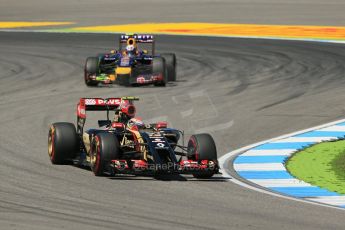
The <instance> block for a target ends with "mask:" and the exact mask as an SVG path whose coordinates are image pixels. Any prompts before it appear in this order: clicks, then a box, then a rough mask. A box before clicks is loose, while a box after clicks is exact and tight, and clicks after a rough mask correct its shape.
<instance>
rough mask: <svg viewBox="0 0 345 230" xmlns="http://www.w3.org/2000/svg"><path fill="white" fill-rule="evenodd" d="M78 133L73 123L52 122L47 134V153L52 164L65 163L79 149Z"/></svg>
mask: <svg viewBox="0 0 345 230" xmlns="http://www.w3.org/2000/svg"><path fill="white" fill-rule="evenodd" d="M78 140H79V139H78V135H77V132H76V129H75V126H74V124H72V123H67V122H59V123H54V124H52V125H51V126H50V129H49V134H48V155H49V158H50V161H51V162H52V163H53V164H65V163H67V162H68V160H72V159H73V158H75V156H76V154H77V152H78V151H79V150H78V148H79V141H78Z"/></svg>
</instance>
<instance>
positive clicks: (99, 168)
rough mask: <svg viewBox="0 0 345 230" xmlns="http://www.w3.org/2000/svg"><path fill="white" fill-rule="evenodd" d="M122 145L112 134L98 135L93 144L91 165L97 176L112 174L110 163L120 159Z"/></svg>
mask: <svg viewBox="0 0 345 230" xmlns="http://www.w3.org/2000/svg"><path fill="white" fill-rule="evenodd" d="M119 155H120V144H119V141H118V140H117V138H116V136H115V135H113V134H111V133H99V134H97V135H96V136H95V137H94V138H93V140H92V143H91V151H90V165H91V170H92V172H93V173H94V174H95V175H96V176H103V175H104V173H105V172H107V171H108V172H110V162H111V160H114V159H119Z"/></svg>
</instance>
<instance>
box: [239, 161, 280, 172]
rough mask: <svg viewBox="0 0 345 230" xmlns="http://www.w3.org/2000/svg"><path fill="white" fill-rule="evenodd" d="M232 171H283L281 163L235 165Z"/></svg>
mask: <svg viewBox="0 0 345 230" xmlns="http://www.w3.org/2000/svg"><path fill="white" fill-rule="evenodd" d="M234 169H235V170H236V171H238V172H240V171H285V170H286V169H285V167H284V165H283V164H282V163H257V164H235V165H234Z"/></svg>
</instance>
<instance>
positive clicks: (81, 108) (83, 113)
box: [77, 100, 86, 118]
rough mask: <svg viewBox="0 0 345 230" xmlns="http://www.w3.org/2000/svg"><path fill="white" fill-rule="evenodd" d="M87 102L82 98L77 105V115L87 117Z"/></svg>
mask: <svg viewBox="0 0 345 230" xmlns="http://www.w3.org/2000/svg"><path fill="white" fill-rule="evenodd" d="M85 109H86V108H85V103H84V101H82V100H80V103H78V106H77V116H78V117H80V118H86V110H85Z"/></svg>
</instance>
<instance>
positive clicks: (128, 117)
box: [48, 97, 219, 178]
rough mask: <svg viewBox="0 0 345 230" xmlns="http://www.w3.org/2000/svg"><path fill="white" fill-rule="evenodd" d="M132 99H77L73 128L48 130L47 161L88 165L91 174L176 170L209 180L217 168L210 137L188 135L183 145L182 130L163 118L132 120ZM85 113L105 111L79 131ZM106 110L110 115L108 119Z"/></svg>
mask: <svg viewBox="0 0 345 230" xmlns="http://www.w3.org/2000/svg"><path fill="white" fill-rule="evenodd" d="M135 100H138V98H136V97H122V98H108V99H102V98H81V99H80V101H79V104H78V106H77V118H78V120H77V128H76V127H75V125H74V124H72V123H67V122H59V123H54V124H52V125H51V127H50V129H49V135H48V154H49V157H50V160H51V162H52V163H53V164H65V163H68V162H73V163H74V164H76V165H81V166H88V167H91V169H92V171H93V173H94V174H95V175H96V176H101V175H116V174H134V175H143V174H144V175H153V176H156V175H162V174H175V173H177V174H193V176H194V177H196V178H210V177H212V176H213V175H214V174H216V173H218V172H219V166H218V160H217V150H216V146H215V143H214V140H213V138H212V137H211V135H209V134H206V133H204V134H195V135H192V136H191V137H190V138H189V141H188V144H187V146H185V145H184V132H183V131H180V130H177V129H173V128H168V127H167V123H166V122H157V123H154V124H144V123H143V122H142V120H141V119H139V118H136V117H135V112H136V109H135V107H134V104H133V101H135ZM86 111H107V117H106V119H105V120H99V121H98V125H99V127H98V128H94V129H88V130H84V124H85V121H86ZM109 113H113V114H114V117H113V119H110V118H109ZM181 143H182V144H181Z"/></svg>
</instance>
